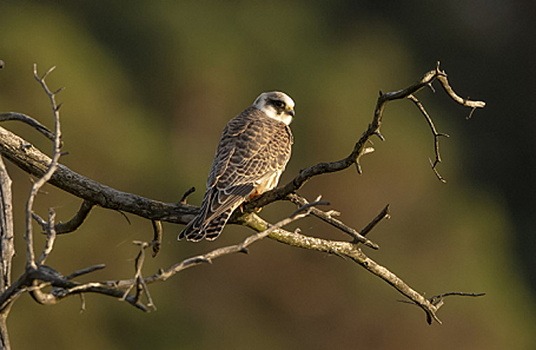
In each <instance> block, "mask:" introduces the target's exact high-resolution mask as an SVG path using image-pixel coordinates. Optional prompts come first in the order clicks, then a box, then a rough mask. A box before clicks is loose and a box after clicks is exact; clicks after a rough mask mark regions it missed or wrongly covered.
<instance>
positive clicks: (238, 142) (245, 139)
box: [179, 92, 294, 241]
mask: <svg viewBox="0 0 536 350" xmlns="http://www.w3.org/2000/svg"><path fill="white" fill-rule="evenodd" d="M293 116H294V101H292V99H291V98H290V97H288V96H287V95H286V94H284V93H282V92H266V93H263V94H261V95H260V96H259V97H258V98H257V99H256V100H255V102H254V103H253V105H252V106H250V107H248V108H246V109H245V110H244V111H243V112H242V113H240V114H239V115H238V116H236V117H235V118H233V119H231V120H230V121H229V122H228V123H227V126H226V127H225V129H224V130H223V134H222V136H221V139H220V143H219V144H218V148H217V150H216V156H215V158H214V161H213V163H212V168H211V170H210V174H209V177H208V180H207V191H206V192H205V196H204V198H203V202H202V204H201V211H200V213H199V214H198V215H197V216H196V217H195V218H194V219H193V220H192V221H191V222H190V223H189V224H188V225H187V226H186V227H185V228H184V230H183V231H182V232H181V233H180V234H179V239H182V238H186V239H187V240H189V241H200V240H202V239H203V238H206V239H208V240H214V239H216V238H217V237H218V236H219V235H220V234H221V231H222V230H223V227H224V226H225V224H226V223H227V220H229V217H230V216H231V214H232V213H233V211H234V210H235V209H236V208H237V207H239V206H240V205H241V204H242V203H243V202H244V201H246V200H248V199H251V198H253V197H255V196H258V195H260V194H262V193H264V192H266V191H269V190H271V189H273V188H274V187H275V186H276V185H277V183H278V181H279V177H280V176H281V173H282V172H283V170H284V169H285V166H286V164H287V162H288V161H289V159H290V154H291V146H292V142H293V139H292V133H291V131H290V127H289V124H290V122H291V120H292V117H293Z"/></svg>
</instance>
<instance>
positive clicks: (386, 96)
mask: <svg viewBox="0 0 536 350" xmlns="http://www.w3.org/2000/svg"><path fill="white" fill-rule="evenodd" d="M436 79H437V80H438V81H439V82H440V84H441V86H442V87H443V89H444V90H445V91H446V92H447V94H448V95H449V96H450V97H451V98H452V99H453V100H454V101H455V102H456V103H458V104H461V105H462V106H464V107H469V108H472V110H475V109H477V108H484V106H485V105H486V103H485V102H483V101H472V100H468V99H462V98H460V97H459V96H458V95H457V94H456V93H455V92H454V90H453V89H452V87H451V86H450V84H449V82H448V79H447V74H446V73H445V71H443V70H441V69H440V68H439V63H438V64H437V67H436V68H435V69H434V70H431V71H429V72H428V73H426V74H425V75H424V76H423V77H422V78H421V80H419V81H418V82H416V83H415V84H413V85H411V86H409V87H407V88H405V89H402V90H398V91H394V92H386V93H383V92H380V96H379V97H378V100H377V102H376V108H375V110H374V117H373V119H372V122H371V123H370V124H369V126H368V128H367V130H366V131H365V132H364V133H363V135H361V137H360V138H359V140H358V141H357V142H356V144H355V146H354V149H353V150H352V152H351V153H350V154H349V155H348V156H347V157H346V158H343V159H341V160H338V161H334V162H327V163H319V164H316V165H313V166H310V167H308V168H305V169H303V170H301V171H300V173H299V174H298V175H297V176H296V177H295V178H294V179H293V180H292V181H290V182H289V183H287V184H286V185H285V186H283V187H278V188H276V189H274V190H272V191H269V192H266V193H264V194H263V195H261V196H259V197H258V198H256V199H254V200H252V201H251V202H250V203H249V204H248V205H246V206H245V208H244V210H245V211H250V210H253V209H254V208H262V207H263V206H265V205H267V204H269V203H272V202H274V201H276V200H282V199H285V198H286V196H288V195H289V194H291V193H294V192H296V191H297V190H298V189H300V188H301V187H302V186H303V185H304V184H305V183H306V182H307V181H309V180H310V179H311V178H312V177H314V176H318V175H321V174H326V173H332V172H337V171H341V170H344V169H347V168H348V167H350V166H352V165H354V164H355V165H356V166H357V168H358V169H360V168H361V166H360V165H359V160H360V158H361V157H362V156H363V155H365V154H367V153H370V151H371V150H370V147H366V145H367V144H368V142H369V141H370V139H371V138H372V137H373V136H377V137H378V138H379V139H380V140H382V141H383V140H385V138H384V137H383V135H382V134H381V132H380V128H381V125H382V122H383V112H384V110H385V107H386V105H387V103H388V102H391V101H394V100H400V99H404V98H408V96H412V95H414V94H415V93H416V92H417V91H419V90H421V89H422V88H424V87H426V86H429V85H431V84H432V83H433V82H434V81H435V80H436Z"/></svg>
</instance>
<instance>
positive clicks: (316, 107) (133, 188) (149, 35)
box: [0, 0, 536, 349]
mask: <svg viewBox="0 0 536 350" xmlns="http://www.w3.org/2000/svg"><path fill="white" fill-rule="evenodd" d="M535 7H536V6H535V5H534V2H532V1H483V0H480V1H449V2H444V1H427V2H420V1H405V2H394V1H392V2H389V1H384V2H372V1H316V2H309V1H294V2H286V1H272V2H269V3H267V2H263V1H247V2H246V1H227V2H217V1H181V2H180V3H173V2H151V1H129V2H121V1H113V2H106V1H69V2H62V3H60V2H55V1H1V0H0V59H3V60H4V61H5V65H6V66H5V68H4V69H3V70H2V71H0V110H2V111H11V110H13V111H18V112H23V113H27V114H30V115H32V116H34V117H35V118H37V119H39V120H40V121H41V122H43V123H45V124H47V125H51V119H52V118H51V116H50V114H51V113H50V110H49V108H48V104H47V100H46V96H45V95H44V93H43V92H42V91H41V90H40V88H39V86H38V85H37V83H36V82H35V81H34V80H33V77H32V64H33V63H38V65H39V68H40V70H41V71H45V70H46V69H48V68H49V67H50V66H53V65H55V66H57V70H56V71H55V72H54V73H53V75H52V76H51V77H50V79H49V84H51V85H52V86H53V87H59V86H65V87H66V90H65V91H64V92H62V93H61V96H60V100H61V101H62V102H63V103H64V106H63V108H62V122H63V132H64V143H65V146H64V149H65V150H66V151H68V152H69V155H67V156H65V157H63V159H62V162H63V163H64V164H66V165H67V166H69V167H71V168H72V169H73V170H75V171H77V172H80V173H82V174H84V175H86V176H89V177H91V178H93V179H95V180H97V181H100V182H102V183H104V184H107V185H110V186H113V187H115V188H118V189H121V190H124V191H129V192H134V193H137V194H140V195H144V196H148V197H151V198H155V199H159V200H162V201H168V202H172V201H176V200H178V199H179V198H180V197H181V195H182V193H183V192H184V191H185V190H186V189H187V188H189V187H190V186H196V187H197V188H198V189H199V190H198V191H197V192H196V193H195V194H194V195H192V196H191V198H190V201H191V202H192V203H194V204H195V203H199V202H200V200H201V196H202V192H203V191H202V189H203V187H204V183H205V178H206V174H207V172H208V168H209V166H210V162H211V159H212V156H213V154H214V148H215V146H216V143H217V141H218V137H219V134H220V132H221V129H222V128H223V126H224V125H225V123H226V121H227V120H228V119H230V118H231V117H232V116H234V115H235V114H237V113H239V112H240V111H241V110H242V109H243V108H245V107H246V106H247V105H249V104H250V103H251V102H252V101H253V100H254V99H255V97H256V96H257V95H258V94H259V93H260V92H262V91H268V90H274V89H278V90H282V91H285V92H287V93H288V94H289V95H290V96H292V97H293V98H294V100H295V101H296V105H297V106H296V110H297V117H296V119H295V122H294V123H293V125H292V128H293V130H294V134H295V138H296V142H295V146H294V155H293V158H292V160H291V162H290V163H289V166H288V168H287V172H286V173H285V174H284V176H283V179H282V181H283V182H285V181H288V180H289V179H290V178H291V177H292V176H294V174H296V173H297V171H298V170H299V169H301V168H303V167H306V166H308V165H311V164H314V163H317V162H320V161H329V160H336V159H340V158H342V157H344V156H346V155H347V154H348V153H349V152H350V150H351V148H352V147H353V144H354V142H355V141H356V139H357V138H358V137H359V136H360V135H361V133H362V132H363V130H364V129H365V128H366V126H367V124H368V122H369V121H370V120H371V118H372V112H373V109H374V104H375V101H376V97H377V94H378V91H379V90H382V91H393V90H397V89H400V88H403V87H405V86H408V85H409V84H411V83H413V82H414V81H415V80H417V79H419V78H420V77H421V76H422V75H423V74H424V73H425V72H426V71H428V70H430V69H433V68H434V67H435V64H436V61H438V60H440V61H441V64H442V67H443V68H444V69H445V70H446V71H447V73H448V74H449V78H450V81H451V84H452V85H453V86H454V88H455V89H456V90H457V92H458V93H459V94H460V95H462V96H470V97H471V98H474V99H482V100H484V101H486V102H487V106H486V108H485V109H484V110H479V111H477V112H476V113H475V114H474V116H473V118H472V119H469V120H466V119H465V118H466V117H467V116H468V113H469V111H468V110H466V109H463V108H462V107H460V106H457V105H456V104H455V103H454V102H452V101H450V100H449V99H448V98H447V97H446V95H445V94H444V93H443V92H442V91H441V89H440V88H439V86H436V88H437V89H436V90H437V91H436V92H435V93H433V92H432V91H430V90H426V91H422V92H420V93H419V98H420V99H421V101H422V102H423V103H424V104H425V105H426V106H427V109H428V112H429V113H430V114H431V115H432V117H433V118H434V120H435V122H436V126H437V127H438V129H439V131H441V132H445V133H448V134H449V135H450V138H449V139H444V140H442V144H441V146H442V148H441V149H442V154H443V160H444V163H443V164H442V165H441V166H440V168H439V170H440V172H441V173H442V175H443V176H444V177H445V178H446V179H447V180H448V183H447V184H441V183H440V182H439V181H438V180H437V179H436V178H435V177H434V175H433V173H432V171H431V170H430V168H429V164H428V158H429V157H433V139H432V136H431V134H430V132H429V130H428V128H427V126H426V123H425V121H424V119H423V118H422V116H421V115H420V113H419V112H418V110H416V109H415V107H414V106H413V105H412V104H411V103H410V102H409V101H399V102H394V103H392V104H389V105H388V107H387V110H386V112H385V124H384V127H383V134H384V136H385V137H386V138H387V140H386V142H380V141H375V142H374V143H375V144H374V147H375V149H376V152H374V153H373V154H372V155H369V156H367V157H366V158H364V159H363V164H362V165H363V170H364V174H363V175H357V174H356V173H355V171H354V170H352V169H349V170H346V171H344V172H341V173H337V174H334V175H330V176H323V177H319V178H315V179H314V180H312V181H311V182H310V183H308V184H307V185H306V186H305V187H304V188H303V189H302V190H301V191H300V193H302V194H303V195H305V196H307V197H309V198H310V199H313V198H315V197H316V196H317V195H318V194H322V195H323V196H324V198H325V199H327V200H329V201H330V202H331V203H332V204H333V209H336V210H338V211H341V212H342V217H341V218H342V220H344V221H346V222H348V223H349V224H351V225H353V226H355V227H357V228H360V227H362V226H364V225H365V224H366V223H367V222H368V221H369V220H370V219H371V218H372V217H373V216H374V215H375V214H376V213H377V212H378V211H379V210H380V209H381V208H382V207H383V206H384V205H385V204H387V203H390V204H391V209H392V219H391V220H389V221H388V222H386V223H382V224H381V225H380V226H379V227H378V228H376V230H375V231H374V232H373V233H372V236H371V237H372V238H373V239H374V240H375V241H376V242H378V243H379V244H380V245H381V247H382V248H381V250H379V251H378V252H370V251H368V253H370V255H371V256H372V257H373V258H374V259H376V260H377V261H378V262H380V263H381V264H384V265H385V266H387V267H389V268H390V269H391V270H393V271H394V272H395V273H397V274H398V275H399V276H400V277H402V278H404V279H405V280H406V281H407V282H408V283H410V285H412V286H413V287H414V288H416V289H417V290H419V291H423V292H426V293H427V295H434V294H437V293H441V292H445V291H453V290H456V291H474V292H481V291H484V292H486V293H487V295H486V297H484V298H480V299H460V298H452V299H449V300H447V303H446V306H445V307H444V308H443V309H441V311H440V312H439V317H440V318H441V319H442V320H443V322H444V324H443V325H441V326H439V325H437V324H436V325H433V326H428V325H426V323H425V320H424V314H423V313H422V311H420V310H419V309H417V308H415V307H412V306H409V305H407V304H403V303H399V302H397V299H399V295H397V294H396V293H395V292H394V291H393V290H392V288H391V287H389V286H388V285H386V284H385V283H383V282H381V281H380V280H378V279H377V278H374V277H373V276H372V275H370V274H368V273H367V272H366V271H365V270H362V269H361V268H359V267H358V266H357V265H355V264H353V263H352V262H349V261H344V260H342V259H339V258H336V257H332V256H326V255H323V254H320V253H315V252H309V251H301V250H297V249H293V248H290V247H287V246H283V245H280V244H277V243H275V242H272V241H270V240H265V241H263V242H261V243H258V244H256V245H255V246H253V247H252V248H251V253H250V255H248V256H242V255H237V256H230V257H226V258H223V259H221V260H219V261H216V262H215V263H214V264H213V265H211V266H204V267H200V268H196V269H192V270H190V271H185V272H183V273H181V274H179V275H178V276H176V277H175V278H173V279H172V280H170V281H167V282H166V283H164V284H158V285H153V286H151V291H152V293H153V298H154V300H155V303H156V306H157V307H158V310H157V311H156V312H153V313H151V314H142V313H141V312H139V311H137V310H135V309H133V308H131V307H129V306H127V305H126V304H122V303H119V302H117V301H115V300H111V299H107V298H104V297H99V296H91V295H90V296H87V297H86V310H85V311H84V312H82V313H81V312H80V307H81V306H80V305H81V303H80V301H79V300H78V299H75V298H71V299H69V300H65V301H64V302H62V303H61V304H60V305H58V306H55V307H41V306H38V305H36V304H35V303H33V302H32V301H31V300H30V298H28V297H23V298H22V299H21V300H20V301H18V302H17V303H16V304H15V306H14V308H13V310H12V313H11V315H10V319H9V324H8V325H9V327H10V330H11V337H12V343H13V347H14V348H15V349H48V348H62V349H69V348H73V347H76V348H78V349H97V348H106V349H127V348H134V347H136V348H153V349H170V348H181V349H189V348H192V349H213V348H233V349H242V348H243V349H251V348H255V349H274V348H281V349H323V348H366V349H389V348H404V349H409V348H415V349H426V348H434V349H452V348H456V349H505V348H510V349H533V348H534V347H536V337H535V336H534V334H533V333H534V324H535V318H534V309H535V303H534V294H535V292H536V259H534V258H533V255H534V253H533V252H534V251H535V248H536V237H535V235H534V234H533V227H534V226H535V224H536V222H535V216H534V215H533V213H534V206H535V204H536V203H535V202H536V191H535V188H534V186H533V185H532V180H533V179H534V177H535V174H534V169H536V165H535V164H534V163H535V157H533V155H534V154H535V149H536V144H535V141H534V140H535V138H534V137H533V135H534V133H535V129H536V128H535V118H534V115H535V110H536V106H535V102H534V97H533V94H534V92H535V90H536V89H535V86H534V85H535V84H536V83H535V82H536V79H535V78H536V76H535V75H536V74H535V68H534V67H535V66H534V63H533V53H534V52H536V50H535V49H536V48H535V46H536V45H535V41H534V38H533V35H532V33H533V29H534V24H533V14H534V13H535V10H536V9H535ZM4 126H5V127H7V128H9V129H11V130H13V131H16V132H18V133H20V134H21V135H22V136H24V137H26V138H27V139H28V140H30V141H32V142H34V143H35V144H36V145H38V146H40V147H42V149H44V150H49V149H50V148H49V147H50V145H49V144H48V143H47V142H46V141H45V140H42V139H41V137H40V136H39V135H37V134H36V133H35V132H33V131H32V130H29V129H28V128H26V127H24V126H20V125H16V124H13V123H9V124H8V123H6V124H5V125H4ZM10 170H11V174H12V178H13V180H14V191H15V196H16V198H15V210H16V215H17V217H16V220H17V221H16V230H17V232H18V233H19V235H20V236H22V234H21V232H22V231H23V229H24V226H23V222H24V217H23V215H22V210H23V206H24V202H25V199H26V198H27V195H28V189H29V186H30V181H29V178H28V176H27V175H26V174H24V173H23V172H21V171H20V170H18V169H16V168H14V167H10ZM37 205H38V206H37V209H38V211H40V212H41V213H46V210H47V208H48V207H50V206H53V207H54V208H55V210H56V212H57V213H58V217H59V218H60V219H63V220H66V219H68V218H69V217H70V216H71V215H72V214H73V213H74V212H75V211H76V209H77V207H78V205H79V200H78V199H76V198H73V197H71V196H69V195H67V194H64V193H61V192H60V191H58V190H56V189H54V188H52V187H50V186H49V187H47V188H46V194H43V195H42V196H41V197H39V199H38V203H37ZM292 209H293V208H292V207H291V206H290V205H289V204H285V203H277V204H274V205H272V206H270V207H268V208H265V210H264V211H263V212H262V216H263V217H265V218H267V219H270V220H272V221H277V219H278V218H281V217H283V216H285V215H288V213H289V212H290V211H291V210H292ZM129 219H130V220H131V223H130V224H129V223H128V222H127V221H126V220H124V218H123V217H122V216H121V215H120V214H118V213H114V212H110V211H105V210H102V209H96V210H95V211H94V212H93V213H92V214H91V216H90V218H89V220H88V222H87V224H85V225H84V226H83V227H82V228H81V229H80V230H79V231H78V232H76V233H74V234H71V235H70V236H65V237H61V239H59V240H58V242H57V243H56V248H55V251H54V254H53V256H52V258H51V259H50V261H49V263H50V265H52V266H54V267H57V268H58V269H59V270H60V271H62V272H64V273H69V272H71V271H73V270H76V269H78V268H81V267H84V266H87V265H91V264H96V263H106V264H108V268H107V269H106V270H105V271H102V272H100V273H98V274H95V275H94V276H92V278H96V279H98V278H101V279H111V278H126V277H129V276H132V273H133V258H134V257H135V254H136V247H135V246H134V245H132V244H131V241H133V240H136V239H143V240H148V239H150V235H151V228H150V224H149V223H148V222H146V221H144V220H141V219H139V218H136V217H131V216H129ZM297 226H299V227H300V228H301V229H302V232H304V233H306V234H311V235H316V236H324V237H331V238H343V237H341V235H340V233H338V232H336V231H334V230H332V229H331V228H329V227H327V226H325V225H324V224H322V223H320V222H319V221H318V220H314V219H306V220H303V221H301V222H299V223H298V224H297ZM179 230H180V227H177V226H175V225H165V238H164V246H163V252H162V254H161V256H159V257H158V258H156V259H152V260H150V261H148V262H147V265H146V269H145V271H146V272H145V273H146V274H150V273H153V272H154V271H156V270H157V269H158V268H159V267H166V266H169V265H171V264H172V263H174V262H176V261H178V260H181V259H183V258H185V257H187V256H190V255H192V254H195V253H198V252H204V251H207V250H210V249H212V248H214V247H216V246H222V245H224V244H230V243H233V242H237V241H238V240H240V239H242V238H243V237H245V236H246V235H247V234H249V233H250V232H249V231H247V230H245V229H244V228H240V227H235V226H232V227H228V228H227V229H226V231H225V233H224V235H223V236H222V237H221V239H219V240H218V241H216V242H213V243H209V242H203V243H199V244H190V243H185V242H180V243H177V242H176V241H175V237H176V234H177V233H178V231H179ZM38 243H40V244H42V241H39V242H38ZM17 247H18V252H19V253H18V255H17V257H16V259H17V263H22V262H23V259H24V254H23V251H24V250H23V246H22V240H20V242H19V244H18V246H17ZM21 269H22V265H19V267H17V268H16V269H15V274H16V273H17V272H20V270H21Z"/></svg>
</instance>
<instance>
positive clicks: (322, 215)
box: [288, 193, 379, 249]
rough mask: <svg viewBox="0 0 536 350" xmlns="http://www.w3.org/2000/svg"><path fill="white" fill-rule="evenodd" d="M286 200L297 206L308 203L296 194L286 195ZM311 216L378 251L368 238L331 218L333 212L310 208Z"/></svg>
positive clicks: (376, 246) (377, 247)
mask: <svg viewBox="0 0 536 350" xmlns="http://www.w3.org/2000/svg"><path fill="white" fill-rule="evenodd" d="M288 199H289V200H290V201H291V202H293V203H295V204H298V205H301V206H303V205H305V204H307V203H308V201H307V200H306V199H305V198H303V197H301V196H299V195H298V194H296V193H291V194H289V195H288ZM311 215H313V216H316V217H317V218H319V219H321V220H322V221H324V222H327V223H328V224H330V225H332V226H334V227H336V228H338V229H339V230H341V231H342V232H344V233H347V234H349V235H350V236H351V237H352V238H353V239H354V241H355V242H356V243H357V242H359V243H362V244H364V245H366V246H367V247H370V248H372V249H379V246H378V245H377V244H376V243H374V242H372V241H371V240H369V239H368V238H366V237H364V236H363V235H362V234H361V233H360V232H358V231H356V230H355V229H353V228H352V227H350V226H348V225H346V224H344V223H343V222H342V221H340V220H338V219H335V218H334V217H333V211H329V212H324V211H322V210H320V209H318V208H314V207H313V208H312V209H311Z"/></svg>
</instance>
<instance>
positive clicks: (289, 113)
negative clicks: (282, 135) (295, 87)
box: [253, 91, 294, 125]
mask: <svg viewBox="0 0 536 350" xmlns="http://www.w3.org/2000/svg"><path fill="white" fill-rule="evenodd" d="M253 106H254V107H255V108H257V109H259V110H261V111H263V112H264V113H266V115H267V116H268V117H270V118H272V119H275V120H278V121H280V122H283V123H285V124H287V125H289V124H290V123H291V122H292V118H293V117H294V101H293V100H292V99H291V98H290V97H289V96H288V95H287V94H285V93H283V92H279V91H272V92H263V93H262V94H260V95H259V97H257V99H256V100H255V102H253Z"/></svg>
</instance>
